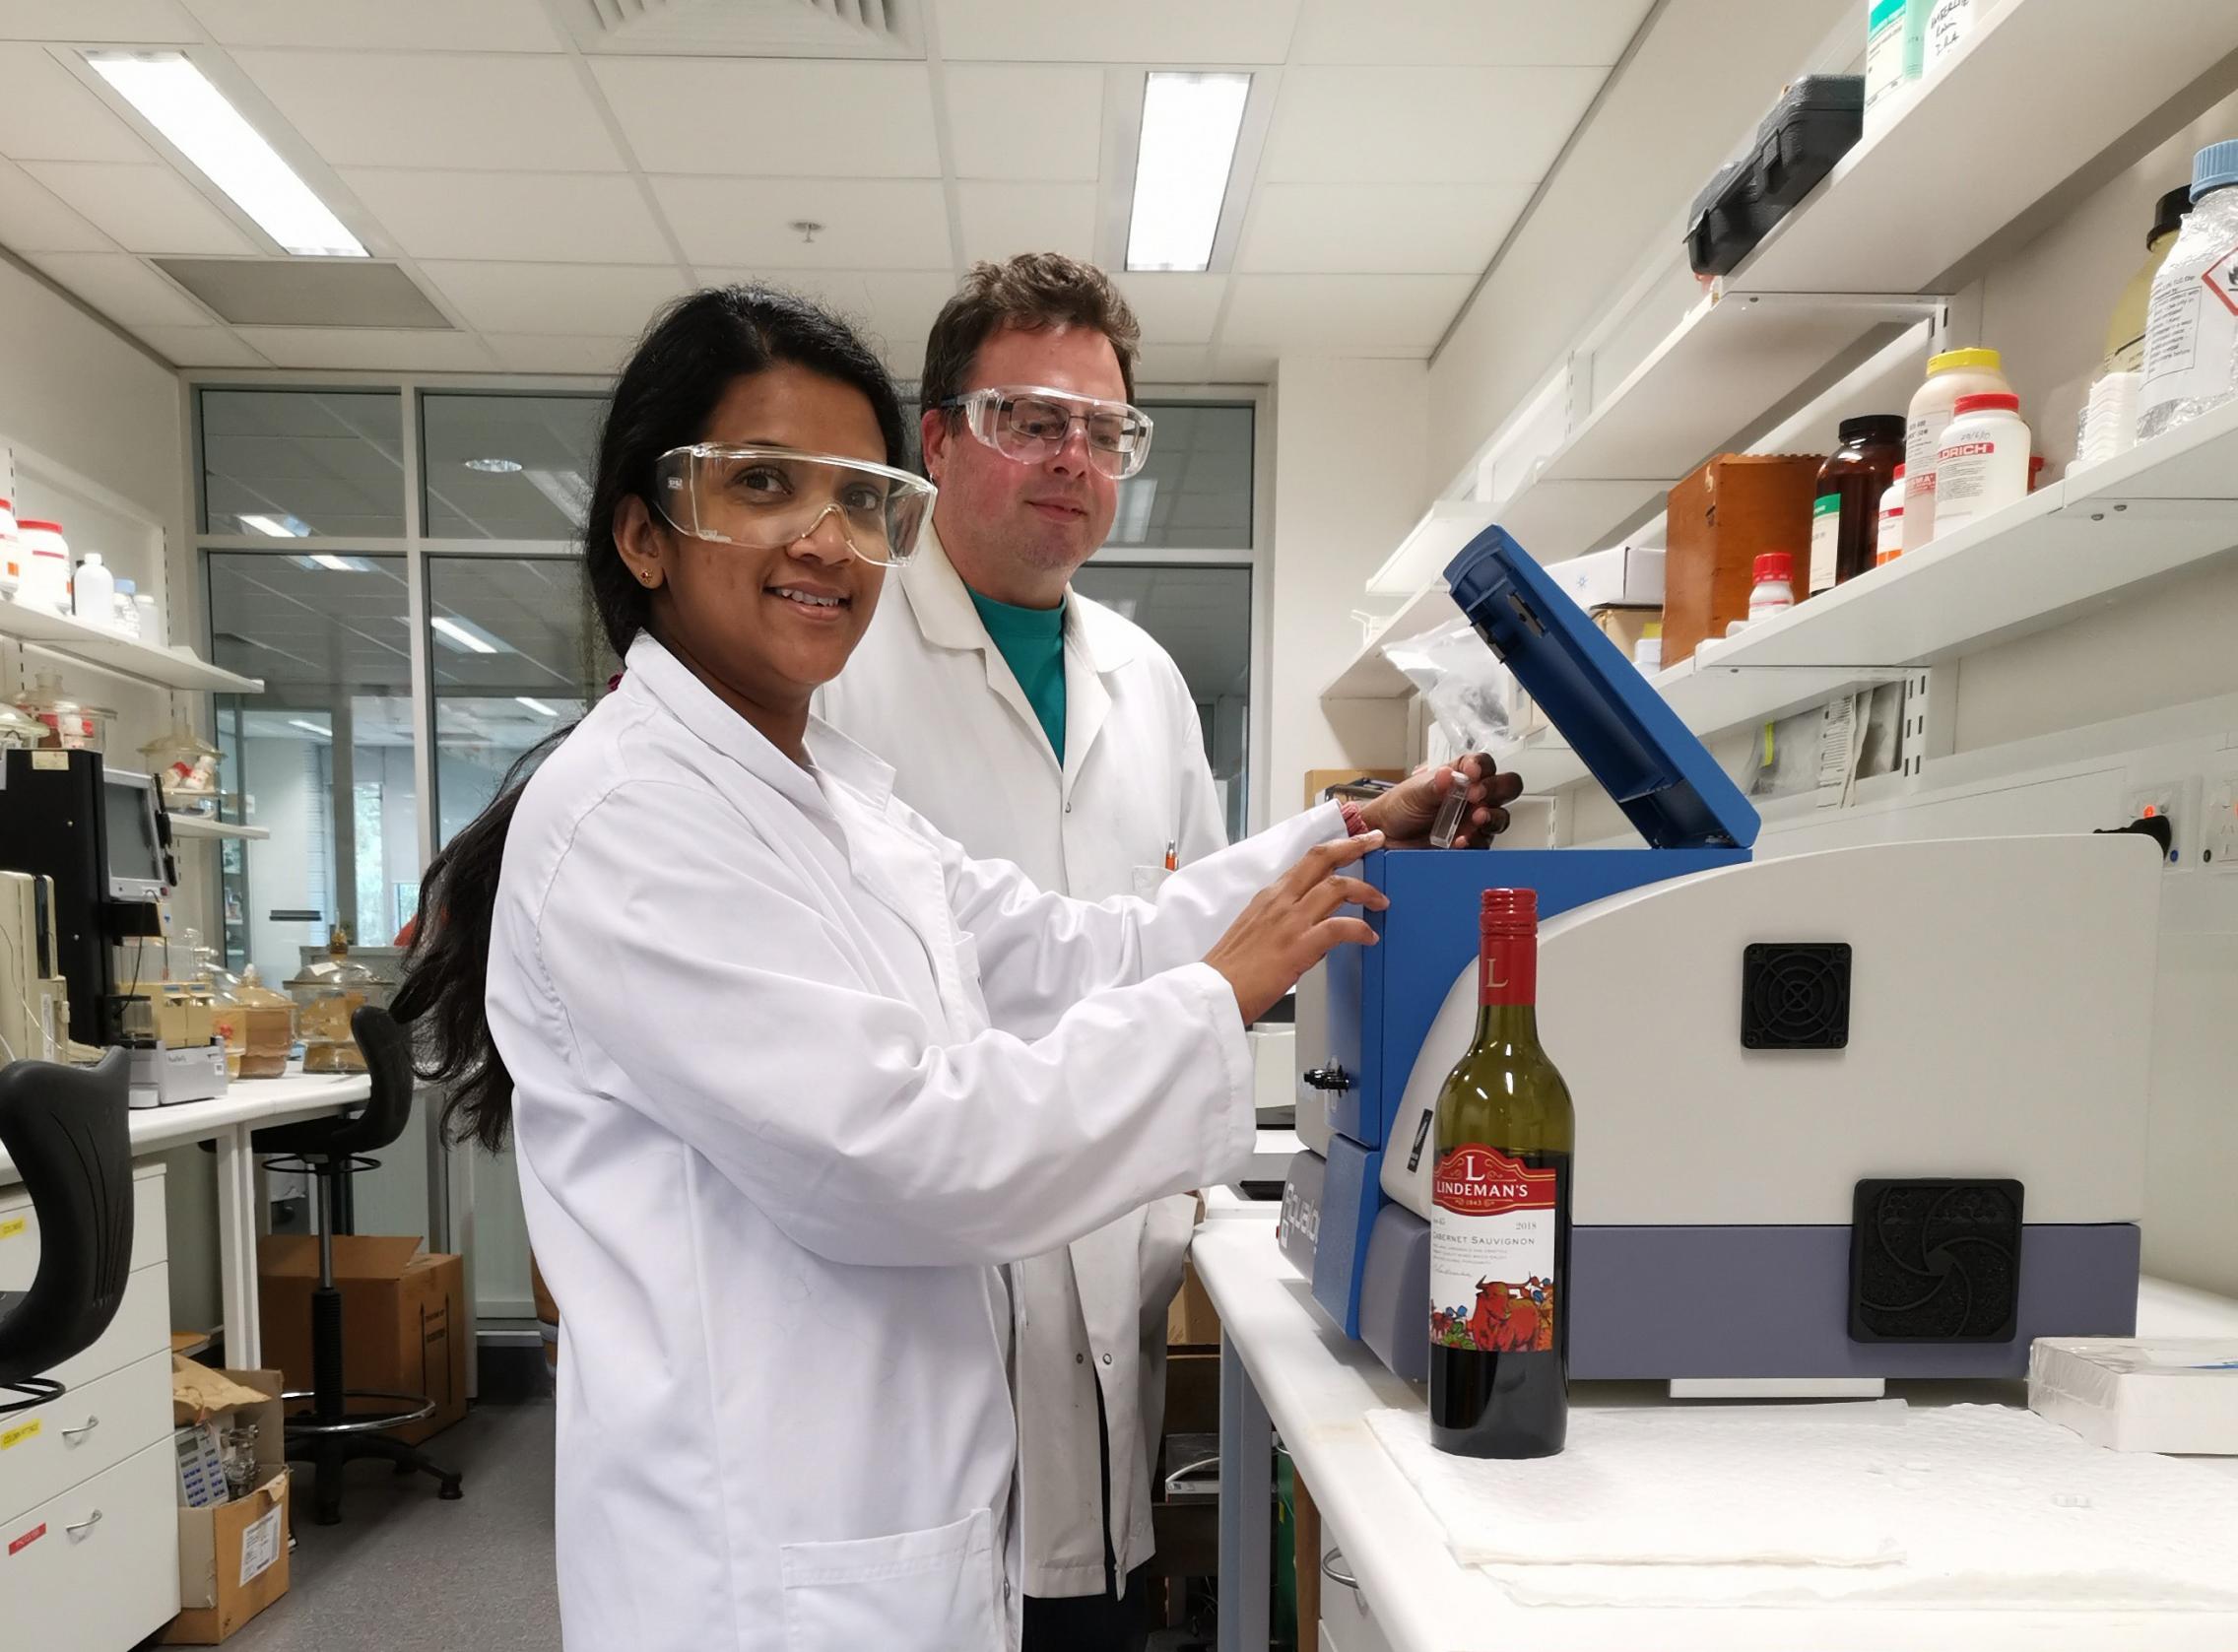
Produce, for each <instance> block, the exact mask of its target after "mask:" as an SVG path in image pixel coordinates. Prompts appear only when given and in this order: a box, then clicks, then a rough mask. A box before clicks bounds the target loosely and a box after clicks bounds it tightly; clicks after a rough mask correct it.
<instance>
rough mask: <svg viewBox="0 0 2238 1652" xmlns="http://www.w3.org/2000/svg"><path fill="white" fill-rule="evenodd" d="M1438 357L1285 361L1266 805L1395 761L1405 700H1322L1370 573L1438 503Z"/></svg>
mask: <svg viewBox="0 0 2238 1652" xmlns="http://www.w3.org/2000/svg"><path fill="white" fill-rule="evenodd" d="M1428 377H1429V374H1428V369H1427V368H1426V366H1425V365H1424V364H1423V363H1420V362H1384V361H1356V360H1342V361H1340V360H1333V359H1329V358H1319V357H1315V358H1306V357H1285V358H1284V360H1283V361H1282V363H1280V366H1279V369H1278V371H1277V373H1276V381H1275V398H1276V411H1277V415H1278V417H1277V420H1276V425H1275V554H1274V572H1273V579H1272V588H1271V596H1272V602H1273V617H1274V618H1273V633H1274V636H1273V641H1274V646H1273V659H1272V663H1271V669H1270V670H1269V673H1268V679H1269V680H1268V683H1267V688H1266V693H1267V694H1268V695H1269V701H1270V704H1271V706H1272V713H1273V715H1272V725H1271V732H1270V738H1269V742H1268V748H1269V759H1268V791H1267V797H1268V818H1269V819H1270V820H1281V819H1282V818H1284V816H1286V815H1290V814H1293V813H1295V812H1296V810H1297V808H1298V805H1299V802H1300V801H1301V800H1302V797H1303V792H1302V789H1301V788H1302V787H1303V785H1304V777H1305V771H1306V770H1307V769H1309V768H1336V767H1341V766H1343V765H1345V764H1347V763H1361V764H1375V763H1388V762H1390V761H1391V760H1392V753H1393V751H1394V750H1395V749H1396V748H1397V747H1398V746H1399V744H1400V743H1401V742H1402V740H1403V739H1404V737H1405V733H1406V707H1405V705H1404V704H1403V703H1401V702H1400V701H1398V700H1387V701H1375V700H1349V701H1327V702H1325V701H1323V699H1322V698H1321V691H1322V689H1323V688H1324V687H1325V686H1326V685H1327V684H1328V682H1329V679H1330V678H1332V677H1334V676H1335V675H1336V674H1337V671H1338V669H1339V668H1340V667H1341V666H1342V665H1343V663H1344V662H1345V661H1346V660H1348V659H1349V658H1350V657H1351V656H1352V655H1353V654H1354V653H1355V652H1357V651H1358V649H1359V642H1360V632H1359V627H1358V626H1357V625H1356V624H1355V623H1354V622H1353V621H1352V620H1351V619H1350V617H1349V616H1350V613H1351V611H1352V610H1353V609H1354V608H1357V607H1359V606H1360V604H1361V602H1362V597H1361V594H1360V587H1361V584H1362V582H1363V581H1364V580H1365V579H1366V578H1367V576H1368V575H1369V574H1370V573H1373V572H1374V571H1375V569H1376V568H1377V567H1378V566H1380V565H1381V564H1382V562H1383V561H1384V559H1385V558H1386V557H1388V556H1390V555H1391V552H1392V549H1393V547H1395V546H1396V545H1398V543H1399V540H1400V537H1401V536H1402V535H1403V534H1405V533H1406V531H1407V530H1408V529H1409V528H1411V527H1412V526H1414V523H1415V518H1416V517H1418V516H1419V515H1420V514H1421V513H1422V510H1423V509H1424V507H1425V506H1426V505H1427V503H1428V500H1429V496H1430V492H1431V487H1432V484H1431V482H1430V480H1429V475H1430V473H1429V471H1428V469H1427V467H1426V465H1425V462H1424V461H1425V457H1426V453H1425V448H1426V445H1427V437H1428V417H1429V403H1428Z"/></svg>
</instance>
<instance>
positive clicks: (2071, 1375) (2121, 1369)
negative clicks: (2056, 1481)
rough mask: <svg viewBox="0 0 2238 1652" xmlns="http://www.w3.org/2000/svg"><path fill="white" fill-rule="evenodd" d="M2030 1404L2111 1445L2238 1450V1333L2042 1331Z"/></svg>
mask: <svg viewBox="0 0 2238 1652" xmlns="http://www.w3.org/2000/svg"><path fill="white" fill-rule="evenodd" d="M2028 1405H2029V1409H2030V1410H2032V1411H2034V1412H2035V1413H2036V1414H2037V1415H2038V1416H2039V1417H2047V1418H2050V1419H2051V1420H2052V1421H2054V1422H2060V1423H2065V1424H2066V1425H2067V1426H2068V1427H2070V1428H2073V1430H2074V1431H2075V1432H2076V1433H2078V1434H2080V1435H2081V1436H2082V1437H2083V1438H2084V1439H2086V1440H2088V1441H2089V1442H2090V1443H2091V1444H2093V1445H2099V1446H2104V1447H2106V1448H2107V1449H2108V1450H2111V1451H2164V1452H2175V1453H2179V1454H2182V1455H2185V1456H2224V1457H2231V1456H2238V1339H2234V1338H2230V1337H2180V1338H2157V1339H2153V1340H2150V1341H2146V1340H2142V1339H2137V1338H2124V1337H2040V1338H2038V1339H2037V1340H2036V1342H2035V1343H2034V1345H2033V1346H2031V1347H2030V1349H2029V1351H2028Z"/></svg>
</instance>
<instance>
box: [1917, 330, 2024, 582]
mask: <svg viewBox="0 0 2238 1652" xmlns="http://www.w3.org/2000/svg"><path fill="white" fill-rule="evenodd" d="M2011 393H2012V386H2011V384H2010V383H2008V381H2007V379H2006V376H2005V358H2004V357H2003V356H2001V355H1999V354H1998V353H1997V352H1996V351H1994V350H1946V351H1944V352H1943V353H1942V355H1940V356H1931V357H1930V358H1928V363H1927V382H1926V383H1925V384H1923V385H1921V386H1920V387H1919V389H1918V391H1917V392H1915V393H1914V395H1913V396H1912V405H1911V409H1910V412H1909V414H1908V416H1907V419H1908V423H1907V425H1906V428H1905V431H1904V550H1905V551H1906V552H1912V551H1917V550H1919V549H1920V547H1922V546H1923V545H1925V544H1927V542H1928V541H1929V540H1931V539H1933V538H1934V537H1935V460H1936V455H1937V454H1938V453H1940V452H1941V451H1942V431H1943V429H1944V427H1946V426H1947V425H1948V424H1949V423H1950V421H1951V418H1952V417H1953V415H1955V413H1956V412H1957V409H1958V398H1959V397H1960V396H1979V395H1989V394H2005V395H2010V394H2011Z"/></svg>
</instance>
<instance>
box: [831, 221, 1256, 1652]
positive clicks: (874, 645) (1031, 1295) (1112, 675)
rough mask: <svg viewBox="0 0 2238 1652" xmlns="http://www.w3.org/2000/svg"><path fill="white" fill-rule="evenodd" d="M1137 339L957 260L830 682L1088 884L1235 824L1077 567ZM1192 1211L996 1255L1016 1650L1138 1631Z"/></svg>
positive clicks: (1152, 1212) (1133, 420)
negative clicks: (1001, 1296) (868, 582)
mask: <svg viewBox="0 0 2238 1652" xmlns="http://www.w3.org/2000/svg"><path fill="white" fill-rule="evenodd" d="M1139 338H1140V329H1139V328H1138V326H1137V324H1136V321H1135V318H1134V315H1133V313H1132V311H1130V310H1129V308H1128V307H1127V302H1126V300H1125V299H1124V298H1123V297H1121V296H1120V295H1119V293H1118V291H1117V289H1116V288H1115V287H1113V286H1112V284H1111V282H1110V281H1109V279H1108V278H1107V277H1105V276H1104V274H1103V273H1102V272H1101V271H1100V270H1096V269H1094V268H1092V267H1090V266H1088V265H1085V264H1081V263H1078V262H1076V261H1075V260H1073V259H1070V258H1066V257H1064V256H1062V255H1060V254H1056V253H1043V254H1031V255H1027V256H1023V257H1019V258H1014V259H1012V260H1010V261H1009V262H1008V263H1006V264H1002V265H991V264H981V265H979V266H977V267H976V268H975V269H974V270H973V271H972V272H971V274H970V275H969V276H968V277H966V278H965V281H964V284H963V286H962V288H961V290H960V291H959V292H958V293H957V294H956V295H955V297H953V298H951V299H950V300H949V302H948V304H947V306H946V307H945V308H944V309H943V310H942V311H941V314H940V317H939V319H938V320H936V321H935V322H934V324H933V331H932V336H931V339H930V340H929V342H928V344H927V346H926V352H925V370H924V414H923V422H922V440H923V448H924V460H925V469H926V472H927V474H928V475H930V476H931V477H932V479H933V480H934V481H935V482H936V483H938V484H939V485H940V500H939V503H938V504H937V506H936V507H935V511H934V516H933V527H932V531H931V532H929V533H928V534H927V535H926V542H925V544H924V546H923V548H922V549H921V550H920V552H919V554H918V556H917V559H916V561H915V562H913V563H912V564H911V565H910V567H909V568H908V569H907V570H906V572H904V573H903V574H902V575H901V576H900V577H899V578H898V579H896V580H895V581H894V582H893V583H894V584H896V585H897V586H898V587H899V589H898V590H897V591H894V592H891V593H889V600H887V601H886V602H884V603H882V604H880V605H879V611H878V614H877V616H876V618H875V619H874V620H873V621H872V624H871V628H870V630H869V633H868V634H867V635H866V636H865V638H864V639H863V642H862V645H861V646H860V647H859V648H858V649H857V650H856V652H855V654H854V656H853V658H852V659H851V660H850V661H849V662H848V664H847V667H846V670H845V671H844V672H843V673H842V674H841V675H840V677H839V678H838V680H837V681H836V682H834V683H832V684H830V685H829V686H828V687H826V688H825V689H824V690H823V694H822V697H821V704H820V712H821V714H822V715H823V717H824V718H825V719H826V720H827V721H829V722H831V723H833V724H835V725H836V726H837V727H838V728H839V729H841V730H842V731H844V732H845V733H846V734H848V735H850V736H851V737H853V738H854V739H855V740H857V741H859V742H860V743H861V744H863V745H865V746H867V747H869V748H870V749H871V750H872V751H874V752H876V753H878V754H879V755H880V756H881V757H883V758H885V759H886V760H888V761H889V762H890V763H892V764H893V766H894V770H895V774H894V793H895V795H896V796H898V797H899V798H900V799H901V800H902V801H904V802H905V803H907V804H909V805H910V806H911V807H912V808H914V809H916V810H918V811H919V812H920V813H922V814H923V815H925V816H926V817H928V818H929V819H930V820H931V821H932V823H933V825H934V826H938V827H939V828H940V829H941V830H942V831H944V832H946V833H948V834H949V835H950V836H952V837H954V838H955V839H957V840H958V841H959V842H961V843H962V844H963V845H964V847H965V848H966V849H967V850H969V852H970V853H972V854H974V855H978V856H982V857H987V858H1000V859H1007V860H1011V861H1015V862H1017V863H1018V865H1020V867H1022V868H1023V869H1024V870H1025V872H1026V874H1027V875H1028V876H1029V877H1031V878H1032V879H1033V880H1034V882H1036V883H1037V884H1039V885H1040V886H1041V887H1042V888H1044V889H1047V890H1052V891H1056V892H1062V893H1065V894H1069V895H1073V896H1076V897H1082V898H1087V899H1101V898H1105V897H1108V896H1112V895H1126V894H1146V893H1149V892H1151V891H1152V890H1153V889H1154V888H1155V887H1156V881H1157V880H1158V879H1159V878H1160V877H1162V875H1163V871H1164V869H1165V868H1166V867H1168V866H1172V865H1176V864H1182V863H1186V862H1189V861H1192V860H1195V859H1198V858H1199V857H1201V856H1203V855H1205V854H1208V853H1210V852H1211V851H1213V850H1215V849H1218V848H1219V847H1221V846H1222V845H1223V843H1224V842H1225V840H1226V839H1225V833H1224V831H1223V828H1222V824H1221V816H1220V807H1219V794H1218V790H1217V788H1216V787H1215V785H1214V783H1213V777H1212V771H1211V769H1210V767H1209V766H1208V764H1207V762H1206V760H1205V751H1204V745H1203V739H1202V736H1201V734H1200V725H1199V721H1198V716H1197V709H1196V704H1195V701H1194V699H1193V698H1192V696H1191V694H1190V692H1189V688H1188V685H1187V684H1186V683H1185V682H1184V681H1183V680H1182V676H1181V673H1180V671H1179V669H1178V668H1177V667H1176V666H1175V665H1174V663H1173V661H1172V659H1171V658H1170V657H1169V656H1168V655H1167V654H1166V652H1165V650H1164V649H1162V648H1160V647H1159V646H1158V645H1157V643H1156V642H1155V641H1153V640H1152V638H1151V637H1150V635H1149V634H1148V633H1146V632H1145V631H1144V630H1142V629H1141V628H1139V627H1137V626H1136V625H1134V624H1133V623H1132V622H1130V621H1128V620H1125V619H1123V618H1121V617H1120V616H1119V615H1117V614H1115V613H1113V612H1112V611H1111V610H1110V609H1107V608H1104V607H1102V606H1100V605H1098V604H1096V603H1094V602H1091V601H1089V600H1087V599H1086V598H1085V597H1083V596H1081V595H1080V594H1079V593H1078V592H1076V591H1074V590H1073V589H1072V588H1071V584H1070V581H1071V578H1072V574H1073V571H1074V569H1076V568H1077V567H1079V566H1080V565H1081V563H1083V562H1086V560H1087V559H1088V557H1089V556H1091V555H1092V554H1093V553H1094V551H1095V550H1096V548H1097V547H1098V546H1099V545H1101V544H1102V543H1103V539H1104V536H1105V535H1106V534H1107V533H1109V532H1110V529H1111V521H1112V516H1113V514H1114V512H1115V510H1116V509H1117V505H1118V495H1119V483H1120V482H1121V480H1123V479H1124V478H1125V477H1127V476H1130V475H1132V474H1134V471H1135V470H1137V469H1139V468H1140V466H1141V463H1142V459H1143V456H1144V455H1145V454H1146V453H1147V450H1148V444H1149V439H1150V433H1151V432H1150V429H1149V422H1148V421H1147V420H1145V419H1144V417H1143V416H1142V415H1141V414H1140V413H1139V412H1138V411H1137V410H1136V409H1135V408H1134V407H1133V405H1132V404H1133V401H1134V360H1135V350H1136V345H1137V341H1138V339H1139ZM1010 1030H1013V1031H1017V1032H1019V1033H1020V1034H1022V1035H1027V1036H1030V1035H1032V1034H1033V1033H1034V1032H1036V1031H1038V1030H1039V1029H1038V1028H1030V1027H1015V1028H1011V1029H1010ZM1195 1222H1196V1204H1195V1200H1194V1199H1193V1198H1191V1197H1189V1196H1186V1195H1184V1196H1182V1197H1180V1198H1178V1199H1167V1200H1163V1201H1160V1202H1159V1203H1158V1204H1156V1205H1153V1206H1151V1207H1150V1208H1149V1209H1147V1210H1140V1211H1136V1212H1134V1213H1133V1214H1132V1215H1129V1216H1127V1217H1124V1218H1122V1219H1120V1220H1119V1221H1118V1222H1113V1223H1111V1224H1110V1225H1109V1226H1106V1227H1103V1228H1100V1229H1098V1230H1097V1231H1095V1232H1093V1233H1090V1234H1089V1235H1088V1236H1087V1237H1086V1238H1084V1239H1081V1240H1078V1241H1076V1242H1075V1243H1074V1244H1072V1245H1071V1246H1069V1247H1068V1248H1067V1249H1065V1250H1061V1251H1056V1252H1053V1253H1051V1254H1049V1255H1046V1256H1037V1257H1033V1258H1030V1259H1027V1260H1024V1261H1022V1262H1020V1264H1018V1265H1017V1266H1016V1267H1015V1268H1013V1270H1012V1279H1013V1282H1014V1290H1015V1291H1016V1295H1017V1335H1018V1358H1017V1383H1018V1403H1019V1433H1020V1441H1019V1447H1020V1477H1021V1480H1022V1483H1023V1489H1024V1517H1025V1567H1026V1569H1025V1586H1026V1596H1027V1600H1026V1609H1025V1642H1024V1644H1025V1652H1036V1649H1037V1648H1047V1649H1050V1652H1057V1649H1062V1652H1097V1649H1100V1648H1104V1647H1112V1648H1128V1647H1137V1646H1140V1645H1141V1644H1142V1642H1143V1639H1144V1637H1145V1636H1146V1634H1147V1632H1148V1627H1149V1615H1148V1603H1147V1600H1146V1598H1145V1596H1146V1585H1147V1581H1148V1579H1147V1575H1146V1574H1145V1572H1144V1569H1143V1568H1144V1567H1145V1565H1146V1563H1147V1562H1148V1561H1149V1559H1150V1557H1151V1553H1152V1533H1151V1501H1150V1499H1151V1467H1152V1461H1153V1460H1154V1458H1155V1455H1156V1451H1157V1442H1158V1435H1159V1432H1160V1429H1161V1426H1162V1422H1163V1413H1164V1399H1165V1395H1164V1377H1165V1313H1166V1307H1167V1305H1168V1303H1169V1302H1170V1301H1171V1300H1172V1297H1173V1294H1174V1292H1175V1290H1176V1289H1178V1288H1179V1285H1180V1280H1181V1265H1182V1258H1183V1255H1184V1253H1185V1252H1186V1250H1187V1248H1188V1243H1189V1235H1190V1232H1191V1230H1192V1228H1193V1227H1194V1225H1195Z"/></svg>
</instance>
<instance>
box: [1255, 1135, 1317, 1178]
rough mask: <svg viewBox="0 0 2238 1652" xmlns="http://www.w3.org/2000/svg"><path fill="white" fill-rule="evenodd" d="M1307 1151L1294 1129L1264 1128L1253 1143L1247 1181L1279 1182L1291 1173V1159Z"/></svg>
mask: <svg viewBox="0 0 2238 1652" xmlns="http://www.w3.org/2000/svg"><path fill="white" fill-rule="evenodd" d="M1304 1151H1305V1144H1304V1143H1303V1142H1301V1141H1299V1140H1298V1135H1297V1132H1296V1131H1294V1130H1262V1131H1260V1132H1259V1137H1258V1140H1257V1141H1255V1142H1253V1143H1252V1145H1251V1167H1250V1168H1249V1169H1248V1170H1246V1171H1244V1172H1243V1179H1244V1180H1245V1181H1253V1182H1279V1181H1283V1180H1285V1179H1286V1178H1287V1177H1288V1175H1289V1173H1290V1160H1291V1159H1293V1158H1295V1157H1296V1156H1298V1155H1299V1154H1301V1153H1303V1152H1304Z"/></svg>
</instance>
